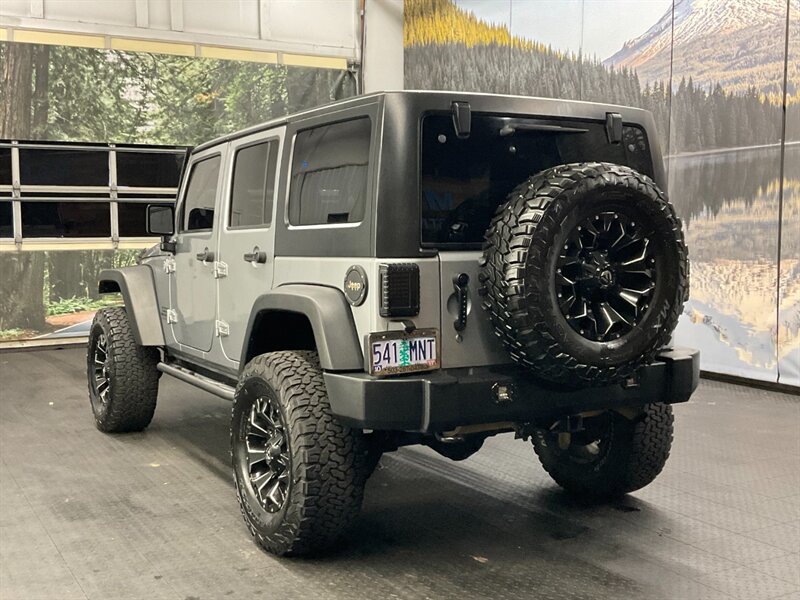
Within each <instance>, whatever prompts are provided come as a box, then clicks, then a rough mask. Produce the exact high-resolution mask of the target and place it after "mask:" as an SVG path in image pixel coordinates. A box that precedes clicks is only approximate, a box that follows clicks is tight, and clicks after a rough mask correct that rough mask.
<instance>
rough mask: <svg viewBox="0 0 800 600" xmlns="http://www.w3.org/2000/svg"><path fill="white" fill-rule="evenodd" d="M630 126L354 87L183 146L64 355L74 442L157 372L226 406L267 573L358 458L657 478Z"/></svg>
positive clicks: (657, 389) (543, 103)
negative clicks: (527, 457)
mask: <svg viewBox="0 0 800 600" xmlns="http://www.w3.org/2000/svg"><path fill="white" fill-rule="evenodd" d="M665 183H666V181H665V175H664V169H663V166H662V160H661V154H660V151H659V148H658V144H657V142H656V136H655V129H654V123H653V119H652V116H651V115H650V114H649V113H647V112H645V111H642V110H638V109H633V108H624V107H619V106H606V105H601V104H591V103H585V102H567V101H562V100H548V99H538V98H524V97H509V96H497V95H483V94H463V93H455V92H393V93H380V94H373V95H368V96H363V97H359V98H354V99H352V100H347V101H344V102H337V103H335V104H331V105H329V106H324V107H321V108H317V109H314V110H309V111H306V112H303V113H299V114H296V115H292V116H289V117H286V118H282V119H278V120H275V121H270V122H268V123H265V124H263V125H259V126H257V127H253V128H251V129H247V130H244V131H241V132H239V133H235V134H232V135H228V136H225V137H222V138H219V139H217V140H214V141H211V142H208V143H206V144H203V145H201V146H199V147H197V148H195V149H194V150H193V151H192V153H191V155H190V157H189V159H188V161H187V166H186V168H185V173H184V177H183V181H182V184H181V187H180V192H179V196H178V202H177V205H176V206H177V207H176V209H174V210H173V208H172V207H166V206H156V205H152V206H149V207H148V231H149V232H150V233H151V234H157V235H162V236H163V237H162V243H161V244H160V246H158V247H156V248H153V249H151V250H149V251H147V252H146V253H145V254H144V255H143V258H142V260H141V261H140V264H139V265H137V266H133V267H126V268H121V269H113V270H108V271H104V272H103V273H102V274H101V277H100V282H99V286H100V291H101V292H121V294H122V296H123V299H124V307H119V308H110V309H104V310H102V311H100V312H98V313H97V316H96V317H95V320H94V323H93V325H92V329H91V335H90V340H89V347H88V359H87V364H88V378H89V396H90V400H91V406H92V410H93V412H94V417H95V421H96V423H97V427H98V428H99V429H100V430H101V431H105V432H124V431H140V430H142V429H144V428H145V427H147V425H148V424H149V423H150V421H151V419H152V417H153V413H154V411H155V407H156V397H157V395H158V380H159V376H160V374H161V373H168V374H169V375H172V376H174V377H177V378H179V379H181V380H183V381H186V382H189V383H191V384H193V385H195V386H197V387H199V388H201V389H203V390H206V391H208V392H211V393H213V394H216V395H218V396H221V397H223V398H226V399H228V400H232V401H233V413H232V420H231V451H232V461H233V472H234V478H235V481H236V489H237V492H238V497H239V503H240V505H241V508H242V514H243V515H244V519H245V521H246V523H247V525H248V527H249V529H250V531H251V533H252V534H253V535H254V536H255V538H256V540H257V541H258V543H259V544H260V545H261V546H263V547H264V548H265V549H267V550H269V551H270V552H274V553H276V554H281V555H283V554H304V553H309V552H313V551H317V550H320V549H322V548H324V547H325V546H326V545H329V544H331V543H332V542H333V541H334V540H335V539H336V538H337V536H339V535H340V534H341V532H342V531H343V530H344V529H345V528H346V527H347V526H348V524H350V523H351V522H352V521H353V519H354V518H355V517H356V515H357V513H358V510H359V507H360V505H361V501H362V496H363V491H364V485H365V483H366V481H367V479H368V477H369V475H370V473H371V472H372V470H373V468H374V467H375V465H376V464H377V462H378V460H379V458H380V456H381V453H383V452H387V451H392V450H396V449H397V448H398V447H400V446H404V445H409V444H425V445H427V446H430V447H431V448H433V449H434V450H436V451H438V452H440V453H441V454H443V455H444V456H447V457H449V458H451V459H453V460H461V459H464V458H467V457H468V456H470V455H471V454H472V453H474V452H476V451H477V450H478V449H480V447H481V445H482V444H483V442H484V440H485V439H486V438H487V437H488V436H492V435H495V434H498V433H502V432H514V433H515V434H516V436H517V437H519V438H523V439H526V440H527V439H531V440H532V442H533V447H534V450H535V452H536V454H537V455H538V457H539V459H540V461H541V462H542V464H543V466H544V468H545V469H546V470H547V471H548V473H550V475H551V476H552V477H553V479H554V480H555V481H556V482H557V483H558V484H559V485H561V486H562V487H564V488H566V489H567V490H569V491H570V492H572V493H576V494H581V495H584V496H592V497H599V498H608V497H612V496H615V495H620V494H625V493H627V492H631V491H633V490H636V489H639V488H641V487H643V486H645V485H647V484H648V483H650V482H651V481H652V480H653V479H654V478H655V477H656V476H657V475H658V473H659V472H660V471H661V469H662V467H663V465H664V462H665V461H666V459H667V456H668V455H669V450H670V444H671V441H672V425H673V418H672V408H671V404H673V403H677V402H685V401H686V400H688V399H689V397H690V396H691V394H692V392H693V391H694V390H695V388H696V387H697V384H698V378H699V362H698V353H697V352H696V351H694V350H690V349H681V348H674V347H671V346H670V340H671V334H672V331H673V329H674V328H675V325H676V323H677V320H678V316H679V315H680V313H681V310H682V306H683V303H684V301H685V299H686V297H687V293H688V272H689V264H688V258H687V250H686V245H685V243H684V239H683V233H682V231H681V223H680V221H679V220H678V218H677V217H676V216H675V212H674V210H673V207H672V205H671V204H670V203H669V202H668V201H667V199H666V196H665V195H664V192H663V191H662V190H663V189H664V188H665Z"/></svg>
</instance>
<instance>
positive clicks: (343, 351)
mask: <svg viewBox="0 0 800 600" xmlns="http://www.w3.org/2000/svg"><path fill="white" fill-rule="evenodd" d="M268 312H290V313H299V314H302V315H305V317H306V318H307V319H308V321H309V322H310V323H311V329H312V330H313V332H314V340H315V342H316V345H317V353H318V354H319V362H320V366H321V367H322V368H323V369H325V370H327V371H358V370H362V369H363V368H364V357H363V354H362V350H361V344H360V343H359V341H358V334H357V333H356V325H355V321H354V320H353V313H352V311H351V310H350V305H349V304H348V303H347V300H346V299H345V297H344V294H343V293H342V292H341V290H338V289H336V288H333V287H327V286H322V285H310V284H289V285H283V286H280V287H277V288H275V289H273V290H272V291H270V292H268V293H266V294H264V295H262V296H259V297H258V298H256V301H255V302H254V303H253V308H252V310H251V312H250V318H249V320H248V322H247V330H246V332H245V336H244V346H243V347H242V353H241V355H240V356H241V357H242V360H241V362H240V363H239V370H240V371H241V370H242V369H243V368H244V366H245V365H246V364H247V362H248V361H249V360H250V359H251V358H253V357H252V356H250V354H249V352H248V350H249V348H250V347H251V345H252V342H253V340H252V336H253V331H254V329H256V323H257V321H258V318H259V315H262V314H264V313H268Z"/></svg>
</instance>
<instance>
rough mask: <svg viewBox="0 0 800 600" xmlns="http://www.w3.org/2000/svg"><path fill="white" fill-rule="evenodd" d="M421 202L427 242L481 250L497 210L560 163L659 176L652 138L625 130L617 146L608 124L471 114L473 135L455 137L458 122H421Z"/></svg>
mask: <svg viewBox="0 0 800 600" xmlns="http://www.w3.org/2000/svg"><path fill="white" fill-rule="evenodd" d="M421 152H422V155H421V165H420V169H421V172H420V183H421V185H420V187H421V189H420V204H421V211H422V214H421V223H422V243H423V245H426V246H435V247H438V248H444V249H446V248H452V249H463V248H472V247H478V246H479V245H480V244H481V242H482V241H483V236H484V233H485V232H486V229H487V228H488V226H489V221H490V220H491V218H492V215H494V212H495V209H496V208H497V206H498V204H500V203H502V202H503V201H504V200H505V199H506V197H507V196H508V194H509V193H510V192H511V190H512V189H514V187H516V186H517V185H519V184H520V183H522V182H523V181H525V179H527V178H528V177H529V176H531V175H533V174H534V173H538V172H539V171H542V170H544V169H548V168H550V167H554V166H556V165H560V164H565V163H574V162H584V161H603V162H612V163H617V164H622V165H627V166H630V167H631V168H634V169H636V170H637V171H640V172H641V173H644V174H645V175H649V176H650V177H652V176H653V172H652V161H651V158H650V149H649V146H648V143H647V137H646V135H645V133H644V131H643V130H642V129H641V128H638V127H634V126H629V125H626V126H625V127H624V129H623V142H622V143H621V144H610V143H609V142H608V139H607V137H606V131H605V123H601V122H585V121H566V120H564V121H555V120H542V119H533V118H530V119H528V118H518V117H502V116H495V115H485V114H484V115H480V114H473V115H472V132H471V135H470V136H469V137H468V138H466V139H459V138H457V137H456V134H455V130H454V128H453V118H452V116H451V115H450V114H449V113H447V114H431V115H427V116H425V117H424V118H423V121H422V149H421Z"/></svg>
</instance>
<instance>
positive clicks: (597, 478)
mask: <svg viewBox="0 0 800 600" xmlns="http://www.w3.org/2000/svg"><path fill="white" fill-rule="evenodd" d="M618 421H619V423H620V425H618V426H617V427H616V428H615V429H614V434H613V435H614V439H613V440H612V444H613V445H614V446H615V447H614V449H613V453H612V458H610V459H608V460H606V461H605V462H604V463H603V464H602V465H601V466H600V467H598V468H595V469H592V470H591V471H585V470H581V469H577V468H574V465H570V464H568V462H567V460H568V459H567V458H566V457H565V455H564V454H563V453H560V452H557V451H553V449H551V448H549V447H548V445H547V444H542V443H541V441H540V440H541V435H542V434H543V432H539V434H538V436H539V437H534V443H533V448H534V451H535V452H536V455H537V456H538V457H539V461H540V462H541V464H542V467H544V470H545V471H547V473H548V475H550V477H551V478H552V479H553V481H555V482H556V483H557V484H558V485H559V486H561V487H562V488H564V489H565V490H567V491H569V492H570V493H572V494H575V495H578V496H583V497H588V498H597V499H605V498H611V497H617V496H621V495H623V494H627V493H630V492H634V491H636V490H639V489H641V488H643V487H645V486H646V485H648V484H649V483H651V482H652V481H653V480H654V479H655V478H656V477H657V476H658V475H659V473H661V471H662V470H663V468H664V465H665V464H666V462H667V459H668V458H669V453H670V449H671V448H672V440H673V429H674V417H673V414H672V406H671V405H669V404H663V403H660V402H659V403H653V404H648V405H646V406H645V407H644V408H643V410H642V413H641V414H640V415H639V416H638V417H637V418H636V419H634V421H632V422H629V421H627V419H625V417H622V416H618Z"/></svg>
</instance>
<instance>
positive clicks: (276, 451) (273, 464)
mask: <svg viewBox="0 0 800 600" xmlns="http://www.w3.org/2000/svg"><path fill="white" fill-rule="evenodd" d="M245 434H246V435H245V455H246V459H247V468H248V469H249V470H250V472H251V474H250V484H251V485H252V489H253V492H254V493H255V495H256V496H257V497H258V500H259V502H261V504H262V506H263V507H264V508H265V509H266V510H267V511H269V512H276V511H278V510H280V508H281V507H282V506H283V504H284V502H285V500H286V496H287V494H288V489H289V484H290V477H289V462H290V461H289V451H288V448H287V444H286V436H285V434H284V422H283V417H282V416H281V413H280V409H279V408H278V405H277V401H276V400H275V399H273V398H270V397H268V396H265V397H259V398H257V399H256V400H255V402H254V403H253V406H252V409H251V410H250V417H249V419H248V420H247V426H246V431H245Z"/></svg>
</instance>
